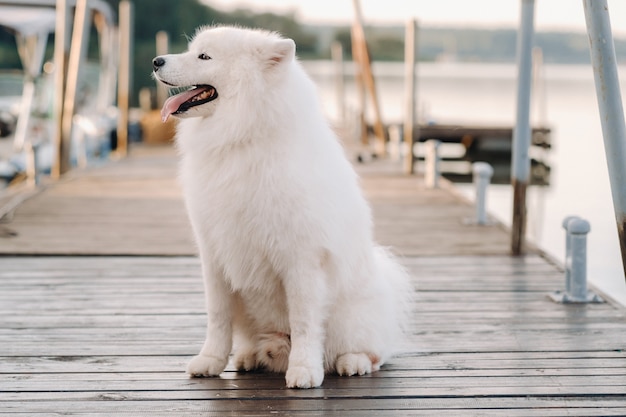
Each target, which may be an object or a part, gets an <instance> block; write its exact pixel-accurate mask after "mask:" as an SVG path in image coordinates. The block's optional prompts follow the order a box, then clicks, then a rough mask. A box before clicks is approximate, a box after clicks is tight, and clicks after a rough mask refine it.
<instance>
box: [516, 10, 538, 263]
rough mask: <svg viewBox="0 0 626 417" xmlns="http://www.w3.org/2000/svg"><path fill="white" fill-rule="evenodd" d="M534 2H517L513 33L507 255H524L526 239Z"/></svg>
mask: <svg viewBox="0 0 626 417" xmlns="http://www.w3.org/2000/svg"><path fill="white" fill-rule="evenodd" d="M534 15H535V1H534V0H521V16H520V28H519V30H518V33H517V68H518V72H517V113H516V122H515V129H514V131H513V155H512V159H513V160H512V166H511V180H512V185H513V221H512V230H511V232H512V233H511V252H512V253H513V254H514V255H520V254H522V253H523V252H524V244H525V239H526V236H525V235H526V188H527V186H528V179H529V177H530V157H529V154H528V151H529V148H530V135H531V130H530V91H531V79H532V44H533V32H534Z"/></svg>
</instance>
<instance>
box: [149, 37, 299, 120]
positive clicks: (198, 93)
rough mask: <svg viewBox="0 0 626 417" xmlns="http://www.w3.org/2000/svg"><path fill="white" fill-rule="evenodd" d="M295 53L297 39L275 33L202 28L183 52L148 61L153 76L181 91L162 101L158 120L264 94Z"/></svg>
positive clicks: (203, 112)
mask: <svg viewBox="0 0 626 417" xmlns="http://www.w3.org/2000/svg"><path fill="white" fill-rule="evenodd" d="M294 57H295V43H294V42H293V41H292V40H291V39H284V38H281V37H280V36H279V35H278V34H275V33H270V32H265V31H260V30H251V29H243V28H235V27H228V26H223V27H214V28H200V29H198V31H197V33H196V35H195V36H194V38H193V39H192V40H191V42H190V43H189V48H188V50H187V52H184V53H182V54H170V55H163V56H158V57H156V58H154V59H153V60H152V67H153V70H154V72H153V75H154V77H155V78H156V79H157V80H159V81H160V82H162V83H163V84H166V85H167V86H169V87H175V88H178V89H184V90H185V91H183V92H182V93H179V94H177V95H174V96H171V97H170V98H169V99H168V100H167V101H166V102H165V104H164V106H163V109H162V111H161V116H162V119H163V121H165V120H167V119H168V118H169V116H170V115H174V116H177V117H207V116H210V115H212V114H213V113H214V112H215V111H216V109H217V107H218V106H220V105H223V104H224V103H220V102H221V101H222V102H223V101H228V100H229V99H231V98H234V97H239V99H240V100H239V101H241V100H249V99H254V96H259V95H263V94H264V92H266V91H267V89H268V88H269V89H271V88H272V83H273V82H275V81H276V80H277V79H279V78H280V75H281V71H282V70H283V69H284V67H285V66H286V64H288V63H289V62H291V61H293V59H294ZM246 95H247V96H248V97H246ZM231 101H233V100H231ZM234 101H235V102H236V101H237V100H234Z"/></svg>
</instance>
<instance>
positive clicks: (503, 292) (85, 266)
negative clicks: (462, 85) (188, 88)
mask: <svg viewBox="0 0 626 417" xmlns="http://www.w3.org/2000/svg"><path fill="white" fill-rule="evenodd" d="M175 165H176V162H175V155H174V152H173V150H172V149H171V148H169V147H154V148H149V147H139V148H134V149H131V156H130V157H129V158H128V159H124V160H121V161H118V162H116V163H111V164H107V165H104V166H102V167H99V168H91V169H89V170H86V171H78V172H74V173H70V174H69V175H68V176H67V177H66V178H65V179H63V180H62V181H60V182H57V183H54V184H51V185H49V186H47V187H45V188H44V189H43V190H42V191H41V192H38V193H36V194H33V195H30V196H28V197H29V198H28V199H26V200H25V201H23V202H22V204H21V205H19V206H18V207H17V208H16V209H15V210H13V211H10V212H8V213H6V214H5V216H4V219H3V220H4V221H3V222H1V223H0V253H1V254H2V255H1V256H0V416H17V415H19V416H44V415H45V416H54V415H81V416H103V415H111V416H120V415H128V416H151V417H159V416H226V415H228V416H265V415H267V416H269V415H278V416H342V417H351V416H354V417H356V416H359V417H360V416H372V417H374V416H376V417H385V416H390V417H391V416H422V415H423V416H433V415H442V416H473V415H476V416H478V415H480V416H528V415H541V416H556V415H580V416H582V415H585V416H589V415H598V416H600V415H601V416H611V415H626V350H625V349H626V309H624V308H623V307H620V306H618V305H617V304H614V303H606V304H589V305H560V304H555V303H553V302H552V301H550V300H549V298H548V296H547V294H548V293H549V292H551V291H554V290H557V289H561V288H562V286H563V282H564V279H563V272H562V270H561V268H560V267H559V266H558V265H555V264H554V263H552V262H551V261H550V260H549V259H547V258H545V257H544V256H542V255H541V253H539V252H538V251H534V252H532V253H530V254H528V255H527V256H524V257H511V256H509V254H508V252H509V246H510V237H509V235H508V232H507V231H506V230H505V229H504V228H503V227H501V226H490V227H480V226H475V225H467V224H466V222H464V220H465V219H467V218H470V217H472V216H473V207H472V206H471V205H470V204H468V203H467V202H466V201H464V200H463V199H462V198H461V197H459V196H458V195H457V194H455V192H454V191H453V190H451V189H449V188H448V187H447V186H446V187H444V188H443V189H437V190H428V189H425V188H424V187H423V185H422V182H421V180H420V179H419V178H416V177H407V176H403V175H401V174H400V170H401V168H400V167H389V165H387V164H386V163H385V162H381V161H375V162H372V163H370V164H366V165H362V166H359V167H358V169H359V171H360V173H361V175H362V178H363V181H362V183H363V187H364V189H365V191H366V194H367V196H368V198H369V200H370V201H371V204H372V206H373V209H374V214H375V222H376V230H375V233H376V236H377V239H378V241H379V242H380V243H382V244H384V245H390V246H393V248H394V249H395V251H396V252H397V253H399V254H400V255H402V256H403V262H404V264H405V265H406V267H407V268H408V269H409V270H410V272H411V274H412V277H413V279H414V282H415V285H416V288H417V293H416V302H415V306H414V307H415V312H414V315H413V318H412V321H411V324H410V332H409V333H410V334H409V335H408V336H407V340H406V343H405V345H404V346H403V352H402V354H401V355H399V356H398V357H396V358H394V359H393V360H391V361H390V362H389V363H388V364H387V365H386V366H384V367H383V369H382V370H381V371H379V372H377V373H374V374H372V375H368V376H364V377H352V378H342V377H338V376H327V377H326V379H325V381H324V384H323V386H322V388H318V389H311V390H292V389H286V388H285V383H284V378H283V376H282V375H272V374H264V373H238V372H235V371H234V369H233V368H232V367H229V368H228V369H227V371H226V372H224V373H223V375H222V376H221V377H220V378H210V379H209V378H207V379H190V378H188V377H187V376H186V375H185V373H184V368H185V364H186V362H187V361H188V359H189V358H190V357H191V356H192V355H194V354H195V353H197V351H198V350H199V349H200V347H201V344H202V342H203V338H204V328H205V315H204V301H203V295H202V291H203V290H202V282H201V278H200V266H199V262H198V260H197V259H196V258H195V256H194V246H193V243H192V241H191V237H190V236H191V235H190V229H189V226H188V225H187V220H186V217H185V212H184V207H183V203H182V201H181V198H180V192H179V189H178V187H177V184H176V179H175V178H176V175H175ZM4 203H5V207H7V206H6V204H7V201H4ZM5 211H6V210H5Z"/></svg>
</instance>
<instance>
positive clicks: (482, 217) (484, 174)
mask: <svg viewBox="0 0 626 417" xmlns="http://www.w3.org/2000/svg"><path fill="white" fill-rule="evenodd" d="M472 172H473V173H474V185H475V187H476V224H480V225H486V224H488V220H487V188H488V187H489V184H490V182H491V177H492V176H493V167H492V166H491V165H489V164H488V163H487V162H474V163H473V164H472Z"/></svg>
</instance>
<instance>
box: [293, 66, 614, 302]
mask: <svg viewBox="0 0 626 417" xmlns="http://www.w3.org/2000/svg"><path fill="white" fill-rule="evenodd" d="M304 66H305V68H306V69H307V71H308V72H309V73H310V74H311V76H312V77H313V78H314V80H315V81H316V82H317V83H318V85H319V88H320V92H321V94H322V99H323V102H324V106H325V109H326V111H327V113H328V115H329V117H330V118H331V119H336V118H337V114H338V111H337V109H338V106H337V98H336V93H335V89H334V79H333V67H332V64H331V63H330V62H320V61H316V62H305V63H304ZM374 72H375V75H376V81H377V90H378V94H379V97H380V101H381V108H382V114H383V118H384V120H385V121H386V122H389V121H399V120H401V119H402V115H403V112H404V110H403V106H404V101H405V99H404V95H405V92H404V80H403V73H404V70H403V64H401V63H377V64H375V65H374ZM540 72H541V77H539V81H538V82H537V83H536V90H535V94H534V97H533V111H532V120H533V121H534V122H537V123H542V122H544V123H545V124H547V125H548V126H549V127H551V128H552V149H551V150H550V151H548V152H547V154H546V159H547V161H548V163H549V165H550V166H551V168H552V171H551V176H550V186H548V187H530V188H529V192H528V196H527V199H528V202H527V203H528V216H529V219H528V227H527V229H528V234H529V239H530V240H531V241H532V242H533V243H535V244H537V245H538V246H539V247H541V248H542V249H543V250H545V251H546V252H547V253H549V254H550V255H552V256H553V257H555V258H556V259H558V260H559V261H560V262H563V261H564V255H565V235H564V231H563V229H562V227H561V222H562V221H563V219H564V218H565V217H566V216H569V215H577V216H580V217H582V218H584V219H586V220H588V221H589V222H590V223H591V233H589V235H588V243H587V244H588V247H587V252H588V254H587V262H588V273H587V275H588V278H589V280H590V281H591V282H592V283H593V284H594V285H596V286H597V287H598V288H600V289H602V290H603V291H604V292H605V293H607V294H609V295H610V296H612V297H613V298H615V299H617V300H619V301H620V302H622V303H623V304H626V283H625V280H624V271H623V269H622V262H621V257H620V250H619V242H618V237H617V229H616V225H615V214H614V211H613V205H612V200H611V190H610V185H609V179H608V170H607V166H606V157H605V154H604V144H603V140H602V131H601V127H600V117H599V113H598V107H597V101H596V96H595V87H594V82H593V72H592V69H591V65H545V66H544V67H543V68H542V69H541V70H540ZM347 73H348V75H347V77H346V78H347V83H346V102H347V103H348V106H352V107H355V103H356V102H357V96H356V92H355V88H354V83H353V80H352V77H351V76H350V75H349V74H350V73H351V68H350V67H349V66H348V67H347ZM516 73H517V70H516V67H515V65H513V64H485V63H457V62H442V63H420V64H419V66H418V77H419V79H418V86H417V91H418V99H417V100H418V103H419V104H418V105H419V110H418V113H419V116H420V119H421V121H422V122H436V123H467V124H474V125H475V124H479V125H482V124H494V125H511V126H512V125H513V124H514V122H515V107H516V97H515V95H516ZM620 80H622V97H626V95H625V92H626V90H625V89H624V87H623V86H624V82H626V68H624V67H622V68H620ZM625 163H626V161H625ZM459 188H460V189H461V190H462V191H463V192H464V193H465V194H466V195H468V196H472V194H473V189H472V187H471V185H467V184H465V185H463V184H460V185H459ZM511 191H512V190H511V187H510V186H506V185H504V186H501V185H492V186H491V187H490V189H489V191H488V202H487V205H488V210H489V211H490V213H492V214H493V215H494V216H495V217H497V218H498V220H500V221H502V222H503V223H504V224H507V225H510V223H511V213H512V192H511Z"/></svg>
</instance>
